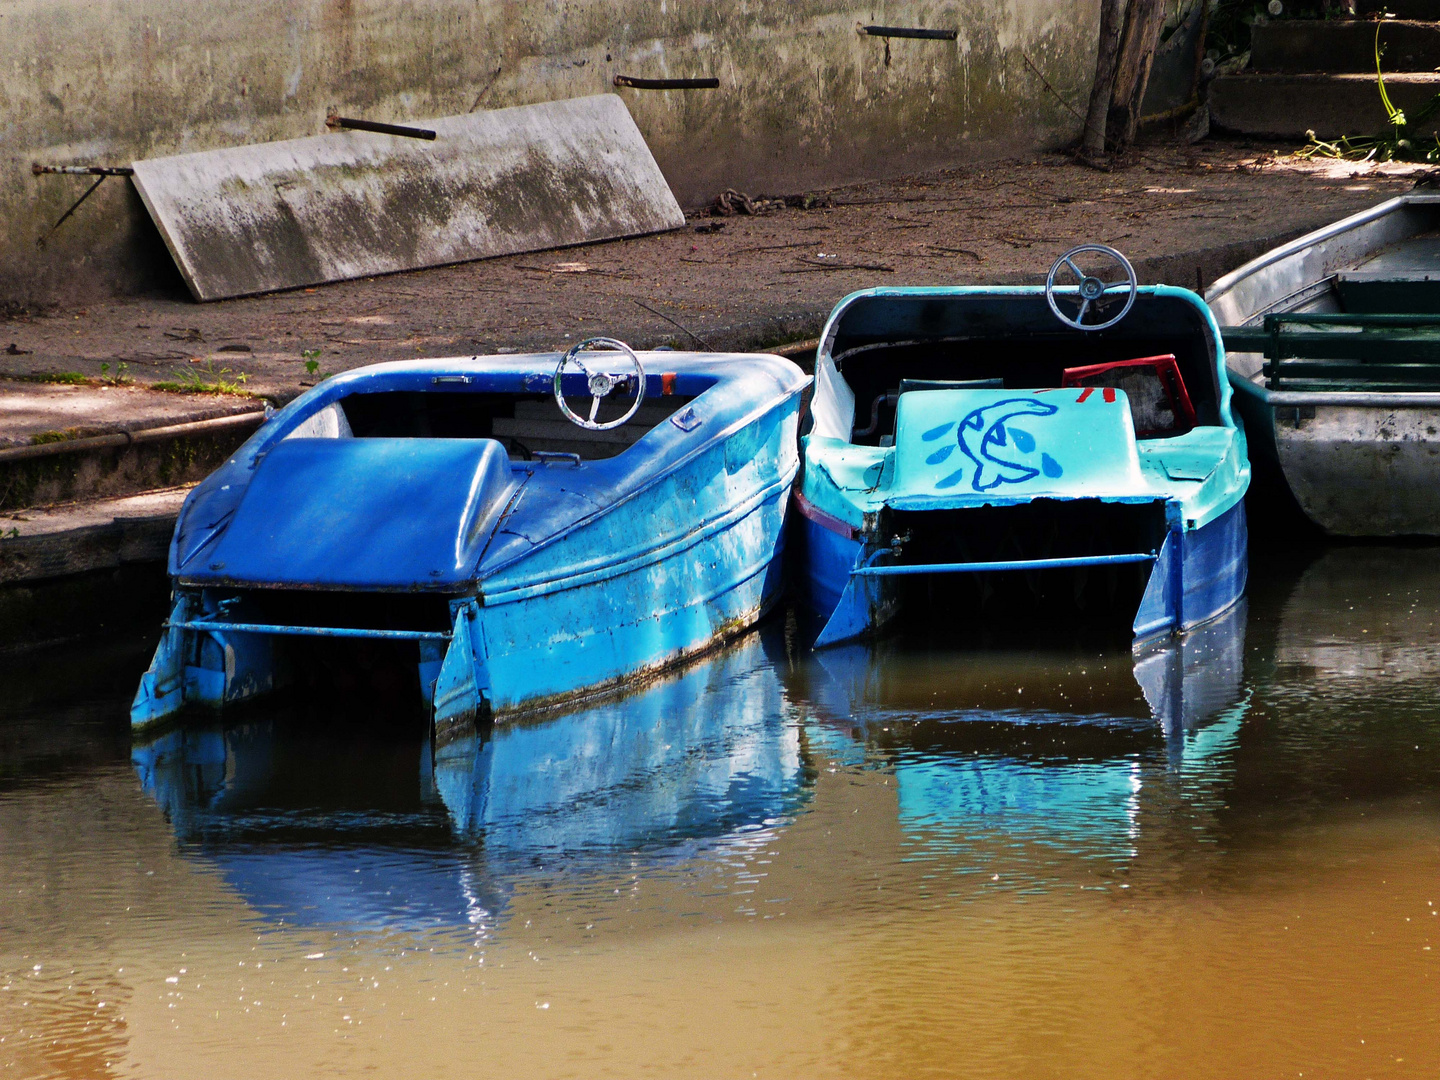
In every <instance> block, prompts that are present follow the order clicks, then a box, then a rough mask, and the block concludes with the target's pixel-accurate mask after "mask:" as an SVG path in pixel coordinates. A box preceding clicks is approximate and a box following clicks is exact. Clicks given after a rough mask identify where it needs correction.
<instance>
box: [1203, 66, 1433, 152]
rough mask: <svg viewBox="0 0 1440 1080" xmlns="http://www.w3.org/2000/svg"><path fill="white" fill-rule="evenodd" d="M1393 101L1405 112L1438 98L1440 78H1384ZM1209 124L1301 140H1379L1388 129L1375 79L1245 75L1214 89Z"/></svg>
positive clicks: (1231, 77) (1223, 81)
mask: <svg viewBox="0 0 1440 1080" xmlns="http://www.w3.org/2000/svg"><path fill="white" fill-rule="evenodd" d="M1385 90H1386V92H1387V93H1388V94H1389V96H1390V101H1391V103H1392V104H1394V105H1395V107H1396V108H1398V109H1403V110H1405V111H1406V112H1407V113H1410V112H1415V111H1417V110H1418V109H1419V108H1420V107H1421V106H1422V105H1424V104H1425V103H1426V102H1428V101H1429V100H1430V99H1431V98H1432V97H1434V96H1435V94H1437V93H1440V74H1432V73H1429V72H1420V73H1417V72H1405V73H1400V74H1396V75H1387V76H1386V77H1385ZM1210 115H1211V122H1212V123H1213V124H1214V125H1215V127H1216V128H1218V129H1220V130H1223V131H1230V132H1238V133H1239V134H1242V135H1249V136H1252V137H1253V136H1265V137H1271V138H1278V139H1296V140H1301V141H1303V140H1304V139H1305V137H1306V136H1305V133H1306V131H1314V132H1315V133H1316V134H1317V135H1319V136H1320V137H1321V138H1322V139H1336V138H1339V137H1340V136H1341V135H1375V134H1377V133H1379V132H1381V131H1383V130H1385V126H1386V117H1385V108H1384V106H1383V105H1381V104H1380V88H1379V81H1378V80H1377V79H1376V78H1375V76H1374V75H1373V74H1371V75H1267V74H1263V73H1253V72H1248V71H1247V72H1241V73H1240V74H1239V75H1225V76H1222V77H1221V78H1218V79H1216V80H1215V81H1214V82H1213V83H1211V84H1210Z"/></svg>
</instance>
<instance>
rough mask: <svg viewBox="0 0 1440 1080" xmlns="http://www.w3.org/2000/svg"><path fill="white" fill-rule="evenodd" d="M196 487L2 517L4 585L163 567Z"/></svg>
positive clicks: (0, 568)
mask: <svg viewBox="0 0 1440 1080" xmlns="http://www.w3.org/2000/svg"><path fill="white" fill-rule="evenodd" d="M191 486H192V485H189V484H186V485H182V486H179V487H172V488H164V489H161V490H159V491H147V492H144V493H143V494H140V495H128V496H125V497H123V498H117V499H92V500H88V501H85V502H77V503H66V504H62V505H59V506H46V507H32V508H29V509H25V510H10V511H6V512H0V585H13V584H16V583H17V582H24V581H40V580H43V579H47V578H57V577H65V576H67V575H70V574H84V573H88V572H89V571H92V570H113V569H114V568H116V567H118V566H123V565H125V564H127V563H154V562H164V561H165V556H166V553H167V552H168V550H169V547H170V534H171V533H172V532H174V530H175V519H176V517H178V516H179V514H180V504H181V503H183V502H184V501H185V496H186V495H187V494H188V493H189V491H190V488H191Z"/></svg>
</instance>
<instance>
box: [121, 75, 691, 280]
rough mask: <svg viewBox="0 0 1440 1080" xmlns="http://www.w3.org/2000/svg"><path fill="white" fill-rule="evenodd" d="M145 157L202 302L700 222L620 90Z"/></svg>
mask: <svg viewBox="0 0 1440 1080" xmlns="http://www.w3.org/2000/svg"><path fill="white" fill-rule="evenodd" d="M417 124H418V125H419V126H423V127H426V128H431V129H433V130H434V131H435V133H436V136H437V137H436V139H435V141H433V142H430V141H424V140H420V139H410V138H403V137H399V136H395V135H380V134H374V133H371V132H362V131H345V132H341V133H336V134H330V135H318V136H314V137H312V138H307V139H290V140H286V141H284V142H272V143H261V144H258V145H254V146H240V147H234V148H231V149H226V150H206V151H203V152H201V153H196V154H180V155H177V156H175V157H165V158H153V159H151V160H149V161H137V162H135V176H134V181H135V187H136V188H137V189H138V190H139V192H140V197H141V199H143V200H144V202H145V206H146V209H148V210H149V211H150V216H151V217H152V218H153V219H154V220H155V224H156V225H157V226H159V229H160V234H161V235H162V236H163V237H164V238H165V244H166V246H167V247H169V249H170V254H171V255H172V256H174V258H175V264H176V265H177V266H178V267H179V268H180V273H181V274H182V275H184V278H185V283H186V285H188V286H189V287H190V291H191V293H192V294H194V296H195V299H197V300H220V299H223V298H225V297H231V296H246V295H250V294H253V293H262V292H271V291H273V290H276V289H290V288H294V287H296V286H300V285H314V284H317V283H319V282H324V281H342V280H345V279H347V278H357V277H366V276H369V275H372V274H389V273H393V272H395V271H397V270H413V269H416V268H418V267H422V266H439V265H443V264H446V263H456V262H466V261H468V260H471V259H484V258H489V257H492V256H496V255H510V254H514V253H516V252H520V251H536V250H540V249H543V248H553V247H561V246H564V245H567V244H581V243H587V242H590V241H594V240H609V239H613V238H615V237H620V236H636V235H640V234H643V233H653V232H660V231H663V230H666V229H675V228H679V227H680V226H682V225H684V223H685V215H684V214H683V213H682V212H681V210H680V207H679V205H678V204H677V203H676V201H675V196H674V195H673V194H672V193H671V191H670V187H669V185H668V184H667V183H666V182H665V178H664V176H662V175H661V173H660V169H659V167H658V166H657V165H656V164H655V158H654V157H653V156H652V155H651V153H650V148H649V147H648V146H646V145H645V140H644V138H643V137H642V136H641V134H640V130H639V128H637V127H636V126H635V121H634V120H633V119H632V118H631V116H630V113H629V111H628V110H627V109H626V108H625V103H624V102H623V101H621V100H620V98H618V97H616V96H615V95H613V94H601V95H597V96H595V97H583V98H573V99H571V100H568V101H553V102H548V103H545V104H541V105H524V106H520V107H518V108H513V109H497V110H494V111H491V112H478V113H471V114H468V115H465V116H447V117H442V118H440V119H438V120H426V121H419V122H417Z"/></svg>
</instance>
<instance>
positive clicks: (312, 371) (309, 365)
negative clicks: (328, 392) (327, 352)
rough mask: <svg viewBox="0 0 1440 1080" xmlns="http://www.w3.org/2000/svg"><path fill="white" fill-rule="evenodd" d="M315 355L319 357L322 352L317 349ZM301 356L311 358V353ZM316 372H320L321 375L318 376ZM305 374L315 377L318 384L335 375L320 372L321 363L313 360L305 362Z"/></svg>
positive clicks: (329, 372) (330, 372) (331, 372)
mask: <svg viewBox="0 0 1440 1080" xmlns="http://www.w3.org/2000/svg"><path fill="white" fill-rule="evenodd" d="M314 354H315V355H316V356H319V355H320V350H319V349H316V350H315V351H314ZM301 355H302V356H310V353H308V352H307V353H302V354H301ZM316 372H319V374H318V375H316ZM305 374H306V375H310V376H313V377H314V379H315V381H316V382H324V381H325V380H326V379H328V378H330V376H331V375H333V374H335V373H334V372H333V371H320V361H319V360H313V359H312V360H306V361H305Z"/></svg>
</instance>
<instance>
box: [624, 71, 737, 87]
mask: <svg viewBox="0 0 1440 1080" xmlns="http://www.w3.org/2000/svg"><path fill="white" fill-rule="evenodd" d="M613 81H614V83H615V85H616V86H628V87H630V88H631V89H632V90H714V89H716V88H717V87H719V85H720V80H719V79H637V78H636V77H635V76H633V75H616V76H615V78H614V80H613Z"/></svg>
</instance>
